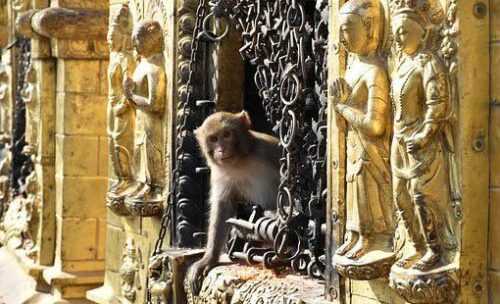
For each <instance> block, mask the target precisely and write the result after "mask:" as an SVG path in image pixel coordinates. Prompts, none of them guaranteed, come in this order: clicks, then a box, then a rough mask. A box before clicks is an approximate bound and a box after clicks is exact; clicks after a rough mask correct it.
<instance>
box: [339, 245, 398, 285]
mask: <svg viewBox="0 0 500 304" xmlns="http://www.w3.org/2000/svg"><path fill="white" fill-rule="evenodd" d="M390 240H391V237H390V236H379V237H378V238H377V239H376V240H373V241H372V245H371V246H369V248H366V253H365V254H364V255H362V256H361V257H359V258H357V259H350V258H347V257H345V256H342V255H338V254H335V255H334V257H333V264H334V266H335V269H336V270H337V272H338V273H340V275H341V276H343V277H347V278H350V279H353V280H374V279H378V278H384V277H387V276H388V275H389V272H390V270H391V266H392V264H394V261H395V257H396V254H395V253H394V252H392V246H391V241H390Z"/></svg>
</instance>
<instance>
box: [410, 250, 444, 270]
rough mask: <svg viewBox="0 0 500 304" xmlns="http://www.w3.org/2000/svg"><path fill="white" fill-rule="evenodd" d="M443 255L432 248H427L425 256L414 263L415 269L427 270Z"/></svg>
mask: <svg viewBox="0 0 500 304" xmlns="http://www.w3.org/2000/svg"><path fill="white" fill-rule="evenodd" d="M440 258H441V256H440V254H439V253H438V252H436V251H435V250H434V249H432V248H430V247H429V248H427V250H426V252H425V254H424V256H423V257H422V258H421V259H420V260H419V261H418V262H416V263H415V265H413V267H412V268H413V269H417V270H420V271H427V270H429V269H431V268H432V267H434V266H435V265H436V264H437V263H438V262H439V260H440Z"/></svg>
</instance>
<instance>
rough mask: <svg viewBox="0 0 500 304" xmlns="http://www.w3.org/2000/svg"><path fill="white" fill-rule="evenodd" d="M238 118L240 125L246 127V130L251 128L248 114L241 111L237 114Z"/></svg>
mask: <svg viewBox="0 0 500 304" xmlns="http://www.w3.org/2000/svg"><path fill="white" fill-rule="evenodd" d="M238 117H239V118H240V121H241V123H242V124H243V125H244V126H245V127H247V128H248V129H250V128H252V120H251V119H250V115H248V112H247V111H245V110H243V111H241V112H240V113H239V114H238Z"/></svg>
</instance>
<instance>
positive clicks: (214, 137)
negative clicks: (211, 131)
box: [208, 135, 217, 143]
mask: <svg viewBox="0 0 500 304" xmlns="http://www.w3.org/2000/svg"><path fill="white" fill-rule="evenodd" d="M208 141H209V142H211V143H215V142H217V136H214V135H212V136H209V137H208Z"/></svg>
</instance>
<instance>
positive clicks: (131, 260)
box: [120, 240, 139, 302]
mask: <svg viewBox="0 0 500 304" xmlns="http://www.w3.org/2000/svg"><path fill="white" fill-rule="evenodd" d="M138 272H139V257H138V253H137V248H136V246H135V243H134V241H133V240H128V241H127V244H126V247H125V250H124V252H123V257H122V266H121V267H120V277H121V279H122V295H123V297H125V299H127V300H129V301H130V302H134V301H135V298H136V293H137V292H136V286H137V284H139V282H137V277H138Z"/></svg>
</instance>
